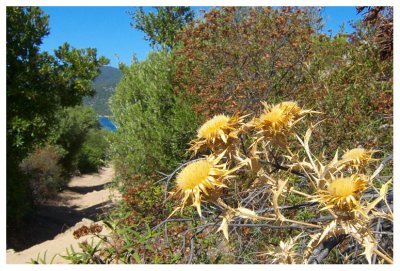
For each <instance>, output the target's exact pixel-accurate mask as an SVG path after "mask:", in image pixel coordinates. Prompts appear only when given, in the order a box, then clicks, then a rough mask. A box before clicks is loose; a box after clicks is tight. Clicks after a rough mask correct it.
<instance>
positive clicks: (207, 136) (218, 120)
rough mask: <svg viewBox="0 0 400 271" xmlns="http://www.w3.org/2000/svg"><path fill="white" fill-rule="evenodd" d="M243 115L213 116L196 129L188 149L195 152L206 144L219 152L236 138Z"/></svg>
mask: <svg viewBox="0 0 400 271" xmlns="http://www.w3.org/2000/svg"><path fill="white" fill-rule="evenodd" d="M245 117H246V116H240V115H239V113H237V114H234V115H233V116H231V117H229V116H226V115H217V116H214V117H213V118H212V119H210V120H208V121H206V122H205V123H204V124H203V125H202V126H201V127H200V128H199V129H198V131H197V138H196V139H195V140H192V142H191V147H190V148H189V150H190V151H193V152H194V153H195V154H196V153H197V151H199V150H200V149H201V148H202V147H205V146H207V147H209V148H210V149H211V150H212V151H213V152H215V153H216V154H217V155H218V154H220V153H221V152H223V151H225V150H226V149H227V148H228V147H229V146H230V145H232V143H234V142H235V141H236V140H238V136H239V134H240V132H241V127H242V125H243V119H244V118H245ZM228 154H229V152H228Z"/></svg>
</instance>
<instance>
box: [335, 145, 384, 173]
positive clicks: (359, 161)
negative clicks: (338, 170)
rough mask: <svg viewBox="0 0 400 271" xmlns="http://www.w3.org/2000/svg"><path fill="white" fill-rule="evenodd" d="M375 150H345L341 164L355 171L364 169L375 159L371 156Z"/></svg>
mask: <svg viewBox="0 0 400 271" xmlns="http://www.w3.org/2000/svg"><path fill="white" fill-rule="evenodd" d="M375 152H377V151H376V150H366V149H364V148H354V149H351V150H347V151H346V152H345V153H344V154H343V156H342V163H345V164H348V165H350V166H352V167H354V168H356V169H360V168H364V167H365V166H366V165H367V164H368V163H369V162H371V161H374V160H376V159H373V158H372V155H373V154H374V153H375Z"/></svg>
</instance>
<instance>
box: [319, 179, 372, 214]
mask: <svg viewBox="0 0 400 271" xmlns="http://www.w3.org/2000/svg"><path fill="white" fill-rule="evenodd" d="M327 185H328V187H327V189H326V190H320V191H318V194H317V195H316V196H315V199H314V201H319V202H321V203H324V204H326V207H324V208H323V209H330V208H333V207H338V208H339V209H344V208H346V209H348V210H353V209H354V208H356V207H357V206H359V202H358V199H359V197H360V196H361V193H362V192H363V191H364V190H365V189H366V188H367V185H368V181H367V180H365V179H364V178H363V177H361V176H360V175H358V174H354V175H351V176H350V177H339V178H336V179H333V180H332V181H330V182H328V183H327Z"/></svg>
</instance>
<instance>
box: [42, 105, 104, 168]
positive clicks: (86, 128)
mask: <svg viewBox="0 0 400 271" xmlns="http://www.w3.org/2000/svg"><path fill="white" fill-rule="evenodd" d="M56 118H57V125H56V126H55V127H54V129H53V131H52V134H51V138H50V140H49V141H50V142H51V143H52V144H56V145H59V146H61V147H62V148H63V149H64V150H65V151H66V154H65V155H64V156H63V158H62V159H61V161H60V163H61V165H62V167H63V169H64V175H71V174H72V173H74V172H75V171H76V170H78V169H83V170H84V171H85V172H88V171H89V170H91V169H93V166H95V167H97V166H99V165H100V164H101V161H99V160H96V158H94V157H92V158H94V160H92V161H91V162H95V163H96V165H91V164H90V163H87V161H88V159H89V156H90V155H95V154H94V153H92V154H89V153H88V152H89V150H88V148H89V146H90V144H92V143H94V142H93V141H95V135H96V131H97V132H98V131H100V124H99V122H98V117H97V114H96V112H95V111H94V109H93V108H91V107H85V106H76V107H67V108H64V109H62V110H60V111H59V112H58V113H57V115H56ZM91 131H92V132H91ZM88 136H90V137H91V138H90V140H91V141H92V143H88V145H87V146H86V149H85V150H84V151H83V153H82V148H83V146H84V144H85V142H86V140H87V137H88ZM98 136H99V138H100V139H99V141H98V142H102V139H101V138H102V137H103V135H102V134H100V133H99V134H98ZM99 147H100V146H99ZM98 150H99V149H97V150H96V151H95V150H93V151H95V152H97V151H98ZM103 151H104V152H106V148H105V149H103ZM96 155H99V154H96ZM80 159H82V161H80ZM85 159H86V162H84V161H83V160H85ZM85 163H86V165H88V166H89V167H90V169H85V168H84V165H85ZM79 164H80V165H81V167H80V168H79Z"/></svg>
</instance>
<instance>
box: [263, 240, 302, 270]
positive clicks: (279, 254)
mask: <svg viewBox="0 0 400 271" xmlns="http://www.w3.org/2000/svg"><path fill="white" fill-rule="evenodd" d="M299 236H300V235H298V236H296V237H295V238H294V239H292V238H291V237H290V238H289V240H287V241H286V242H284V241H280V242H279V246H277V247H275V249H274V250H273V251H271V252H267V253H266V255H270V256H273V257H274V258H273V260H272V263H279V264H296V258H297V257H298V256H299V254H297V253H296V252H295V249H294V247H295V245H296V241H297V239H298V238H299Z"/></svg>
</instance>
